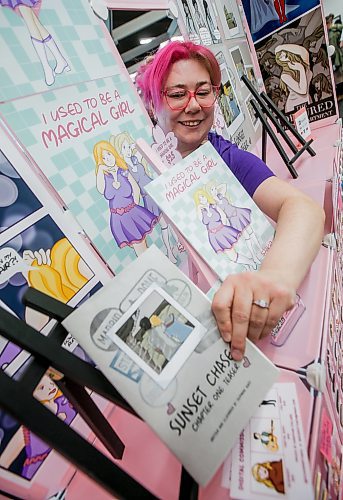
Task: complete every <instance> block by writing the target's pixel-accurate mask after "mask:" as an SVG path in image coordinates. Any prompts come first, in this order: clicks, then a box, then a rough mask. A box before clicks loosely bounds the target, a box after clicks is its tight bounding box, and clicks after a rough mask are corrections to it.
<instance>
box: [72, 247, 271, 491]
mask: <svg viewBox="0 0 343 500" xmlns="http://www.w3.org/2000/svg"><path fill="white" fill-rule="evenodd" d="M63 324H64V326H65V327H66V329H67V330H68V331H69V332H70V333H71V334H72V335H73V336H74V337H75V338H76V339H77V340H78V341H79V342H80V344H81V345H82V346H83V348H84V349H85V350H86V352H87V353H88V355H89V356H90V357H91V358H92V359H93V360H94V362H95V363H96V364H97V366H98V367H99V369H100V370H101V371H102V372H103V373H104V375H105V376H106V377H107V378H108V379H109V381H110V382H112V384H113V385H114V387H115V388H116V389H117V390H118V391H119V392H120V393H121V394H122V396H123V397H124V398H125V399H126V400H127V401H128V403H129V404H130V405H131V406H132V407H133V408H134V409H135V411H136V412H137V413H138V414H139V415H140V416H141V417H142V418H143V419H144V420H145V421H146V422H147V423H148V424H149V425H150V426H151V427H152V429H154V431H155V432H156V433H157V434H158V435H159V437H160V438H161V439H162V440H163V441H164V442H165V444H166V445H167V446H168V447H169V448H170V449H171V451H172V452H173V453H174V454H175V455H176V456H177V457H178V459H179V460H180V462H181V463H182V464H183V465H184V467H185V468H186V469H187V470H188V472H189V473H190V474H191V475H192V476H193V477H194V479H195V480H196V481H197V482H198V483H199V484H201V485H204V484H206V483H207V482H208V481H209V480H210V479H211V477H212V476H213V475H214V473H215V472H216V470H217V469H218V467H219V466H220V465H221V463H222V462H223V461H224V459H225V457H226V455H227V454H228V453H229V451H230V448H232V446H233V445H234V443H235V441H236V439H237V438H238V435H239V433H240V432H241V430H242V429H243V428H244V426H245V425H246V424H247V422H248V420H249V418H250V417H251V415H252V414H253V412H254V410H255V408H257V406H258V404H259V403H260V402H261V401H262V399H263V398H264V396H265V394H266V392H267V391H268V390H269V388H270V387H271V385H272V383H273V382H274V381H275V379H276V378H277V376H278V369H277V368H276V367H275V366H274V365H273V364H272V363H271V362H270V361H268V359H267V358H266V357H265V356H264V355H263V354H262V353H261V352H260V351H258V349H257V348H256V347H255V346H253V344H251V343H250V342H248V343H247V348H246V352H245V357H244V359H243V360H242V361H241V362H239V363H237V362H235V361H233V360H232V358H231V356H230V352H229V345H228V344H227V343H225V342H224V341H223V340H222V339H221V337H220V334H219V331H218V329H217V326H216V323H215V320H214V317H213V315H212V312H211V303H210V301H209V300H208V298H207V297H206V296H205V295H204V294H203V293H202V292H201V291H200V290H199V289H198V288H196V286H195V285H194V284H193V283H192V282H191V281H190V280H189V279H188V278H187V277H186V276H185V275H184V274H183V273H182V272H181V271H180V270H179V269H178V268H177V267H176V266H175V265H173V264H172V263H171V262H170V261H169V260H168V259H167V257H166V256H165V255H164V254H163V253H162V252H161V251H160V250H158V248H157V247H155V246H153V247H151V248H149V249H148V250H147V251H146V252H144V254H142V255H141V256H140V257H139V258H138V259H136V260H135V261H134V262H132V263H131V264H130V266H128V267H127V268H126V269H125V270H124V271H123V272H121V273H120V274H119V275H117V276H115V277H114V278H113V280H111V281H110V282H109V283H108V285H107V286H105V287H104V288H103V289H102V290H99V292H97V293H96V294H95V295H94V296H93V297H92V298H91V299H89V300H88V301H87V302H86V303H85V304H84V305H83V306H82V307H80V308H79V309H78V310H76V311H75V312H73V313H72V314H71V315H70V316H68V317H67V318H66V319H65V320H64V322H63ZM199 457H201V459H200V460H199Z"/></svg>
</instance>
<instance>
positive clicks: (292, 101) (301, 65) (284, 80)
mask: <svg viewBox="0 0 343 500" xmlns="http://www.w3.org/2000/svg"><path fill="white" fill-rule="evenodd" d="M275 61H276V62H277V64H279V66H281V67H282V72H281V75H280V88H281V90H283V91H285V92H286V93H287V101H286V105H285V112H286V113H288V112H290V111H293V110H294V108H295V107H298V106H299V105H300V104H305V103H309V102H310V95H309V86H310V82H311V78H312V71H311V70H310V56H309V52H308V51H307V50H306V49H305V47H302V46H301V45H294V44H291V43H289V44H287V43H285V44H283V45H279V46H278V47H276V49H275Z"/></svg>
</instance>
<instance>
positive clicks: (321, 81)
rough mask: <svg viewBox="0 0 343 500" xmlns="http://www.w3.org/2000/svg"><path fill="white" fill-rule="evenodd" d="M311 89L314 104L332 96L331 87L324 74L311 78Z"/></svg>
mask: <svg viewBox="0 0 343 500" xmlns="http://www.w3.org/2000/svg"><path fill="white" fill-rule="evenodd" d="M311 87H312V92H313V100H314V102H318V101H321V100H322V99H326V98H327V97H331V96H332V85H331V82H330V81H329V80H328V78H327V77H326V76H325V75H324V73H318V74H317V75H316V76H314V77H313V78H312V81H311Z"/></svg>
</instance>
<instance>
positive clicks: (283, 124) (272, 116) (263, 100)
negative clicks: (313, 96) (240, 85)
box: [241, 75, 316, 179]
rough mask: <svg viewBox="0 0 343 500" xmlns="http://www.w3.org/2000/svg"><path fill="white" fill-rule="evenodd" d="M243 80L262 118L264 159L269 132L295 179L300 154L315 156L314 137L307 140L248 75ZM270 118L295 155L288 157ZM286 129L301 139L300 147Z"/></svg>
mask: <svg viewBox="0 0 343 500" xmlns="http://www.w3.org/2000/svg"><path fill="white" fill-rule="evenodd" d="M241 79H242V81H243V82H244V83H245V85H246V86H247V87H248V89H249V91H250V92H251V93H252V95H253V96H254V99H252V100H251V104H252V106H253V108H254V111H255V115H256V117H258V118H259V119H260V120H261V123H262V159H263V161H264V162H265V161H266V155H267V134H268V135H269V136H270V138H271V140H272V141H273V143H274V145H275V147H276V149H277V150H278V152H279V154H280V156H281V158H282V159H283V161H284V162H285V164H286V166H287V168H288V170H289V172H290V173H291V175H292V177H293V179H296V178H297V177H298V172H297V171H296V170H295V168H294V166H293V163H294V162H295V161H296V160H297V159H298V158H299V156H300V155H301V154H302V153H303V152H304V151H308V153H309V154H310V155H311V156H315V155H316V153H315V151H314V150H313V149H312V148H311V147H310V144H311V143H312V142H313V139H310V140H309V141H305V139H304V138H303V137H302V135H301V134H300V133H299V132H298V131H297V129H296V128H295V127H294V125H293V124H292V123H291V122H290V121H289V120H288V118H287V117H286V116H285V115H284V114H283V113H281V111H280V110H279V109H278V108H277V106H275V104H274V102H273V101H272V100H271V99H270V97H268V95H267V94H266V93H265V92H261V94H259V93H258V92H257V90H256V89H255V87H254V86H253V84H252V83H251V82H250V80H249V79H248V78H247V76H246V75H243V76H242V78H241ZM268 118H269V120H270V121H271V122H272V123H273V125H274V127H275V129H276V131H277V132H278V133H279V134H280V135H281V137H282V138H283V139H284V140H285V142H286V144H287V145H288V146H289V148H290V149H291V151H292V153H293V155H294V156H292V157H291V158H289V157H288V155H287V153H286V152H285V151H284V149H283V147H282V144H281V143H280V141H279V139H278V138H277V136H276V133H275V132H274V130H273V129H272V127H271V126H270V124H269V123H268ZM286 130H289V131H290V132H291V133H292V134H293V136H294V137H295V138H296V139H297V140H298V141H299V143H300V144H301V146H302V147H301V148H300V149H298V148H297V146H296V145H295V144H294V143H293V141H292V139H291V138H290V137H289V135H288V134H287V132H286Z"/></svg>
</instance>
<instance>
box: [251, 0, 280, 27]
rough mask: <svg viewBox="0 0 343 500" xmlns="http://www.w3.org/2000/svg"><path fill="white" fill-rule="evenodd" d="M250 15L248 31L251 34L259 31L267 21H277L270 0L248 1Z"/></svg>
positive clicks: (276, 15)
mask: <svg viewBox="0 0 343 500" xmlns="http://www.w3.org/2000/svg"><path fill="white" fill-rule="evenodd" d="M276 2H277V0H276V1H275V3H276ZM250 13H251V22H250V29H251V33H252V34H254V33H257V32H258V31H260V29H262V28H263V26H265V25H266V24H267V23H268V22H269V21H278V20H279V16H278V14H277V12H276V10H275V4H274V2H273V1H272V0H250Z"/></svg>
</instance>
